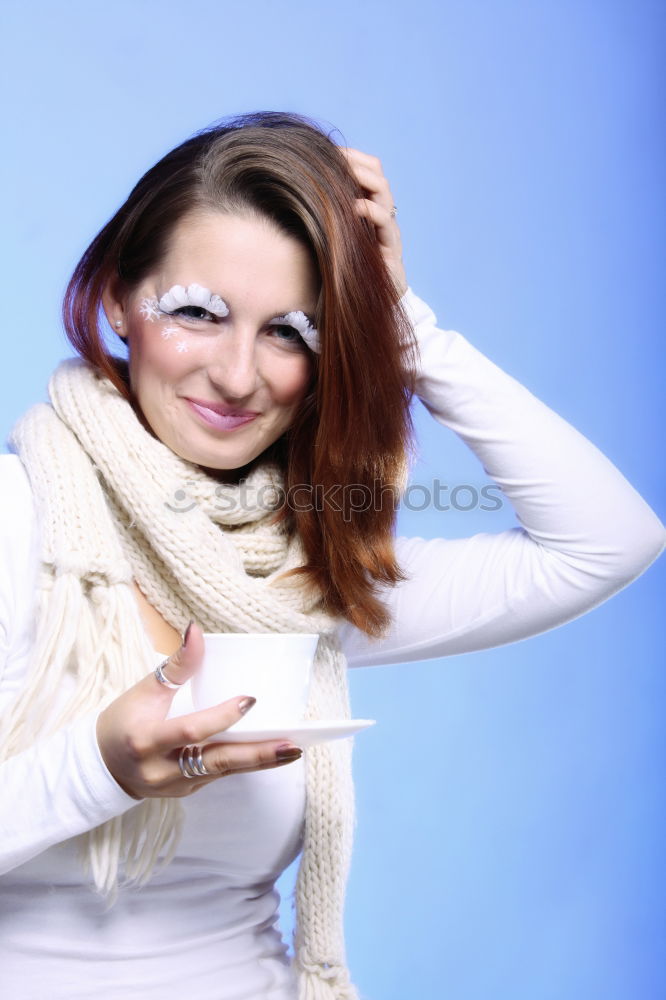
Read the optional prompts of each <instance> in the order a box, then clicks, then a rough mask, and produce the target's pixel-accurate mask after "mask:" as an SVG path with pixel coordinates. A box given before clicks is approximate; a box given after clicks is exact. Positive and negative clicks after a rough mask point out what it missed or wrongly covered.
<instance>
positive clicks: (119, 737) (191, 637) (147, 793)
mask: <svg viewBox="0 0 666 1000" xmlns="http://www.w3.org/2000/svg"><path fill="white" fill-rule="evenodd" d="M203 651H204V640H203V633H202V632H201V629H200V628H199V627H198V626H197V625H194V624H192V625H190V627H189V628H188V630H187V632H186V634H185V639H184V641H183V645H182V646H181V647H180V649H179V650H178V651H177V652H176V653H174V654H173V656H171V657H169V658H168V660H165V661H164V663H162V664H161V665H160V667H159V668H158V669H157V670H156V671H154V672H153V673H151V674H150V675H149V676H148V677H144V678H143V680H141V681H139V683H138V684H135V685H134V687H131V688H130V689H129V690H128V691H125V692H124V693H123V694H122V695H120V696H119V697H118V698H116V699H115V700H114V701H112V702H111V704H110V705H108V706H107V708H105V709H104V711H103V712H101V713H100V715H99V718H98V720H97V741H98V744H99V748H100V752H101V754H102V757H103V759H104V762H105V764H106V766H107V767H108V769H109V771H110V773H111V775H112V776H113V778H114V779H115V780H116V781H117V782H118V784H119V785H120V786H121V788H123V789H124V790H125V791H126V792H127V793H128V794H129V795H131V796H133V797H134V798H135V799H144V798H179V797H182V796H184V795H189V794H191V793H192V792H194V791H196V790H197V789H198V788H201V787H202V785H206V784H209V783H210V782H211V781H215V780H216V779H217V778H220V777H224V776H225V775H229V774H241V773H244V772H247V771H262V770H266V769H268V768H273V767H279V766H281V765H282V764H289V763H291V762H292V761H294V760H298V758H299V757H300V756H301V754H302V751H301V749H300V748H299V747H296V746H294V745H293V744H285V742H284V740H267V741H265V742H261V743H209V744H207V745H206V746H205V747H202V746H201V744H202V743H204V742H205V741H206V740H208V739H210V737H211V736H213V735H215V734H217V733H219V732H220V731H222V730H225V729H228V728H229V726H232V725H233V724H234V723H235V722H238V720H239V719H241V718H242V716H243V715H244V714H245V713H246V712H247V711H249V710H250V709H251V708H252V706H253V705H254V703H255V699H254V698H251V697H249V696H247V695H240V696H238V697H236V698H230V699H229V700H228V701H225V702H222V703H221V704H220V705H216V706H214V707H213V708H207V709H203V710H202V711H199V712H192V713H191V714H189V715H182V716H177V717H175V718H172V719H167V714H168V712H169V709H170V707H171V702H172V701H173V697H174V693H175V689H176V688H178V687H180V686H181V685H182V684H184V683H185V682H186V681H188V680H189V679H190V678H191V677H192V676H193V674H194V673H196V670H197V668H198V667H199V665H200V663H201V660H202V657H203Z"/></svg>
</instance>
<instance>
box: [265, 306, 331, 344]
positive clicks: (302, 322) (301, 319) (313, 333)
mask: <svg viewBox="0 0 666 1000" xmlns="http://www.w3.org/2000/svg"><path fill="white" fill-rule="evenodd" d="M271 323H284V324H285V325H286V326H293V328H294V329H295V330H298V332H299V333H300V335H301V337H302V338H303V340H304V341H305V343H306V344H307V346H308V347H309V348H310V350H311V351H314V352H315V354H320V353H321V343H320V340H319V333H318V332H317V330H315V328H314V327H313V325H312V323H311V322H310V320H309V319H308V318H307V316H306V315H305V313H304V312H301V310H300V309H295V310H293V311H292V312H288V313H285V315H284V316H276V318H275V319H272V320H271Z"/></svg>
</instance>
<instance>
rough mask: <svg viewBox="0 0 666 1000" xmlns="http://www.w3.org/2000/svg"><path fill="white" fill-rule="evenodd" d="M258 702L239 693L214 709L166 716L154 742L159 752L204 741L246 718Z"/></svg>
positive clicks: (154, 734) (157, 729) (155, 735)
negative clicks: (168, 717)
mask: <svg viewBox="0 0 666 1000" xmlns="http://www.w3.org/2000/svg"><path fill="white" fill-rule="evenodd" d="M255 702H256V698H252V697H251V696H250V695H238V696H237V697H235V698H229V699H228V700H227V701H223V702H222V703H221V704H220V705H214V706H213V707H212V708H203V709H201V710H200V711H198V712H190V713H189V714H188V715H178V716H176V717H175V718H173V719H166V720H165V721H164V722H163V723H161V725H160V726H159V727H157V728H156V729H155V731H154V732H153V733H152V734H151V741H152V745H153V746H154V747H155V750H156V751H157V752H158V753H167V752H168V751H170V750H174V749H176V748H180V747H183V746H186V745H188V744H190V743H204V742H205V741H206V740H209V739H210V738H211V736H215V735H216V733H221V732H224V730H225V729H228V728H229V726H233V724H234V723H235V722H238V720H239V719H242V718H243V716H244V715H245V713H246V712H249V711H250V709H251V708H252V706H253V705H254V704H255ZM229 745H230V744H229Z"/></svg>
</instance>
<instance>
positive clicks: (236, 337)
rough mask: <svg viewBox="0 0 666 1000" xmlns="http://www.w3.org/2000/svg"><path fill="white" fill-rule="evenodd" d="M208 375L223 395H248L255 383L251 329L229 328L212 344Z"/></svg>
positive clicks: (254, 351) (257, 374) (254, 360)
mask: <svg viewBox="0 0 666 1000" xmlns="http://www.w3.org/2000/svg"><path fill="white" fill-rule="evenodd" d="M208 376H209V378H210V379H211V381H212V382H213V383H214V384H215V386H216V387H217V389H218V391H219V393H220V394H221V395H222V396H223V397H224V398H225V399H229V400H231V399H234V400H235V399H243V398H245V397H246V396H251V395H252V393H253V392H254V391H255V390H256V389H257V388H258V385H259V381H260V378H259V372H258V369H257V357H256V343H255V334H254V331H252V332H251V333H250V332H245V333H239V334H235V333H232V332H231V331H229V332H228V333H227V335H226V336H223V337H222V338H221V342H220V343H218V344H216V345H215V349H214V353H213V356H212V358H211V363H210V364H209V365H208Z"/></svg>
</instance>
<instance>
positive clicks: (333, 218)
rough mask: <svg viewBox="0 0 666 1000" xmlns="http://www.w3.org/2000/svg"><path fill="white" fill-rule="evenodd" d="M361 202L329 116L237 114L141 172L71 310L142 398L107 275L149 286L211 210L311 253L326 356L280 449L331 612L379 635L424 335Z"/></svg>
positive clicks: (81, 349) (112, 371)
mask: <svg viewBox="0 0 666 1000" xmlns="http://www.w3.org/2000/svg"><path fill="white" fill-rule="evenodd" d="M359 197H363V192H362V191H361V190H360V189H359V187H358V184H357V182H356V180H355V178H354V177H353V175H352V174H351V172H350V170H349V167H348V165H347V162H346V160H345V158H344V156H343V155H342V153H341V152H340V150H339V149H338V147H337V146H336V145H335V143H333V142H332V141H331V139H330V138H329V137H328V136H327V135H326V134H325V133H324V132H323V131H322V130H321V129H320V128H319V127H318V126H317V125H316V124H315V123H313V122H311V121H309V120H308V119H305V118H303V117H301V116H299V115H292V114H282V113H277V112H263V113H258V114H252V115H243V116H240V117H236V118H233V119H227V120H225V121H223V122H222V123H220V124H216V125H214V126H212V127H210V128H208V129H204V130H203V131H201V132H199V133H197V134H196V135H194V136H193V137H192V138H190V139H188V140H186V141H185V142H183V143H182V144H181V145H179V146H177V147H176V148H175V149H173V150H172V151H171V152H170V153H167V155H166V156H164V157H163V158H162V159H161V160H160V161H159V162H158V163H156V164H155V166H153V167H152V168H151V169H150V170H148V172H147V173H146V174H145V175H144V176H143V177H142V178H141V180H140V181H139V182H138V184H137V185H136V186H135V187H134V189H133V190H132V191H131V193H130V195H129V197H128V198H127V200H126V201H125V203H124V204H123V205H122V207H121V208H120V209H119V210H118V211H117V212H116V214H115V215H114V216H113V218H112V219H111V220H110V221H109V222H108V223H107V224H106V225H105V226H104V228H103V229H102V230H101V231H100V233H99V234H98V235H97V236H96V237H95V239H94V240H93V241H92V243H91V244H90V246H89V247H88V249H87V250H86V251H85V253H84V254H83V256H82V258H81V260H80V261H79V263H78V264H77V266H76V269H75V271H74V274H73V275H72V278H71V280H70V282H69V285H68V287H67V291H66V293H65V299H64V304H63V317H64V323H65V329H66V331H67V336H68V338H69V340H70V342H71V344H72V345H73V347H74V348H75V350H76V351H77V352H78V353H79V354H80V355H81V356H82V357H83V358H85V359H86V360H87V361H88V362H89V363H90V364H92V365H94V366H95V367H96V368H97V369H99V370H100V371H101V372H102V373H103V374H104V375H106V377H107V378H109V379H110V380H111V382H112V383H113V384H114V385H115V386H116V387H117V388H118V390H119V391H120V392H121V393H122V394H123V395H124V396H125V398H127V399H128V400H130V401H132V394H131V389H130V386H129V381H128V374H127V364H126V362H125V361H124V360H123V359H122V358H119V357H117V356H115V355H114V354H113V353H112V352H111V351H110V350H109V348H108V346H107V344H106V343H105V339H104V335H103V332H102V329H103V319H102V317H103V313H102V308H101V297H102V292H103V291H104V288H105V286H106V285H107V282H109V281H110V280H115V281H117V280H118V279H120V281H121V282H122V283H124V286H125V288H126V289H127V290H130V289H132V288H133V287H135V286H136V285H137V284H138V283H139V282H140V281H142V280H143V278H144V277H145V275H146V274H148V273H149V272H150V271H152V270H153V269H154V268H155V267H157V266H158V265H159V263H160V260H161V258H162V257H163V256H164V254H165V253H166V250H167V247H168V242H169V238H170V236H171V233H172V232H173V229H174V227H175V226H176V225H177V224H178V223H179V222H180V220H181V219H183V218H184V217H185V216H186V215H187V214H188V213H190V212H191V211H193V210H195V209H201V208H203V209H208V210H210V209H213V210H220V211H225V212H234V213H236V212H237V213H238V214H244V213H247V212H251V213H253V214H257V213H258V214H260V215H262V216H265V217H266V218H268V219H270V220H271V221H272V222H273V223H274V224H276V225H277V226H278V227H279V228H280V229H281V230H282V231H284V232H285V233H287V234H288V235H290V236H292V237H295V238H296V239H298V240H300V241H301V242H302V243H303V245H304V246H306V247H307V248H308V249H309V251H310V253H311V255H312V258H313V261H314V262H315V264H316V267H317V270H318V272H319V277H320V281H321V290H320V295H319V302H318V305H317V310H316V316H315V319H316V325H317V329H318V331H319V335H320V340H321V354H320V355H319V356H318V358H317V357H315V361H314V364H315V371H314V377H313V382H312V390H311V392H310V393H309V394H308V396H307V398H306V400H305V402H304V405H303V407H302V409H301V411H300V414H299V416H298V418H297V420H296V423H295V424H294V425H293V426H292V427H291V428H290V430H289V431H288V432H287V434H286V435H284V437H283V438H281V439H280V441H278V442H277V443H276V444H275V445H274V446H273V447H272V448H271V449H269V453H270V455H269V457H271V458H273V459H275V460H277V461H278V462H279V463H280V465H281V466H282V468H283V470H284V476H285V490H286V496H287V497H290V496H292V495H294V492H295V490H296V487H299V488H300V499H301V500H302V498H303V490H304V489H305V490H306V491H309V495H310V497H311V502H309V503H302V502H299V503H297V504H292V505H289V504H285V506H284V507H283V509H282V511H281V514H280V516H281V517H283V518H289V519H290V520H291V526H292V528H293V530H296V531H297V532H298V533H299V535H300V538H301V540H302V543H303V546H304V551H305V555H306V562H305V565H304V566H303V567H302V568H301V569H300V570H298V571H297V572H300V573H303V574H305V575H306V576H307V578H308V579H309V580H310V581H311V582H312V583H313V584H314V585H315V586H316V587H317V588H318V589H319V590H320V592H321V594H322V600H323V604H324V606H325V608H326V609H327V610H328V611H330V612H332V613H333V614H336V615H339V616H342V617H344V618H346V619H347V620H348V621H350V622H352V623H353V624H354V625H356V626H357V627H358V628H360V629H362V630H363V631H365V632H367V633H368V634H370V635H379V634H381V632H382V631H383V630H384V629H385V628H386V626H387V625H388V615H387V611H386V608H385V607H384V605H383V604H382V602H381V600H380V598H379V597H378V587H379V586H380V585H382V584H395V583H397V582H398V581H400V580H401V579H403V574H402V572H401V570H400V567H399V566H398V564H397V561H396V558H395V551H394V546H393V538H394V528H395V519H396V507H397V502H396V501H397V497H398V496H399V491H400V489H401V487H402V486H403V485H404V483H403V477H404V475H405V469H406V462H407V456H408V452H409V448H410V443H411V432H412V425H411V415H410V408H409V403H410V399H411V395H412V392H413V374H412V372H413V370H414V365H413V350H414V344H413V336H412V332H411V329H410V327H409V324H408V323H407V321H406V318H405V316H404V314H403V313H402V310H401V309H400V308H399V307H398V301H397V300H398V295H397V293H396V290H395V287H394V285H393V282H392V280H391V277H390V275H389V274H388V271H387V269H386V265H385V263H384V260H383V258H382V255H381V253H380V250H379V247H378V244H377V240H376V236H375V233H374V228H373V226H372V225H371V224H370V223H369V222H368V221H367V220H366V219H363V218H361V217H360V216H359V215H358V213H357V211H356V208H355V199H356V198H359ZM263 457H266V456H263ZM259 460H261V459H258V460H257V461H259ZM241 471H242V470H241Z"/></svg>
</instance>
